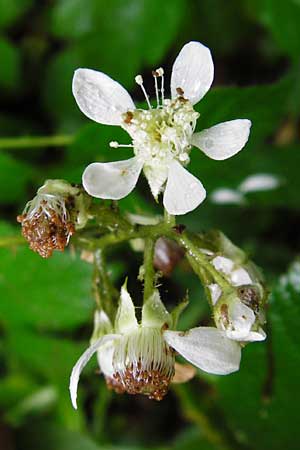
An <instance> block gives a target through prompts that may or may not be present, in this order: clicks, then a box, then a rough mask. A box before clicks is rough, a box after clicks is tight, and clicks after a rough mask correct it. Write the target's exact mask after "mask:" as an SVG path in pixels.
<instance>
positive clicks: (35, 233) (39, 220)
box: [17, 194, 75, 258]
mask: <svg viewBox="0 0 300 450" xmlns="http://www.w3.org/2000/svg"><path fill="white" fill-rule="evenodd" d="M39 200H40V201H39V204H38V205H37V206H36V207H34V208H33V210H31V208H30V207H31V205H29V208H28V212H24V213H23V214H22V215H19V216H18V217H17V221H18V222H20V223H21V224H22V234H23V236H24V237H25V239H26V240H27V241H28V243H29V246H30V248H31V250H33V251H34V252H37V253H39V254H40V256H42V257H43V258H49V257H50V256H51V255H52V253H53V251H54V250H59V251H61V252H63V251H64V249H65V246H66V245H67V244H68V242H69V239H70V236H71V235H72V234H74V232H75V227H74V224H73V223H72V222H71V221H70V219H69V214H68V213H67V210H66V208H65V204H64V202H63V200H62V203H61V204H60V202H59V200H58V199H57V201H56V202H55V205H53V202H48V201H47V194H45V195H43V199H42V200H41V199H39ZM53 206H55V207H53Z"/></svg>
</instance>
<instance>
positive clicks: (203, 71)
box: [171, 41, 214, 105]
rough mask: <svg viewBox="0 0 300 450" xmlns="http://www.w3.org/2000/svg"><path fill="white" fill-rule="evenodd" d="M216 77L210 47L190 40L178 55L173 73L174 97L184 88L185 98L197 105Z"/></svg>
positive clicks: (172, 86) (172, 89)
mask: <svg viewBox="0 0 300 450" xmlns="http://www.w3.org/2000/svg"><path fill="white" fill-rule="evenodd" d="M213 79H214V63H213V60H212V57H211V53H210V50H209V48H207V47H205V45H203V44H200V42H194V41H192V42H189V43H188V44H186V45H185V46H184V47H183V48H182V49H181V51H180V52H179V55H178V56H177V58H176V60H175V62H174V64H173V69H172V75H171V93H172V98H175V97H177V96H178V92H177V89H178V88H180V89H182V90H183V95H184V97H185V98H187V99H188V100H190V102H191V103H192V104H193V105H195V103H198V102H199V100H200V99H201V98H202V97H204V95H205V94H206V92H207V91H208V90H209V88H210V86H211V84H212V82H213Z"/></svg>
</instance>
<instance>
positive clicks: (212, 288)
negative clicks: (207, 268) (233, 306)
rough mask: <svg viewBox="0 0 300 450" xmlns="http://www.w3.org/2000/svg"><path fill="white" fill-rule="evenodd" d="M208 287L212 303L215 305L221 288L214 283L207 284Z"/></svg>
mask: <svg viewBox="0 0 300 450" xmlns="http://www.w3.org/2000/svg"><path fill="white" fill-rule="evenodd" d="M208 289H209V291H210V296H211V301H212V304H213V305H215V304H216V303H217V301H218V300H219V298H220V297H221V295H222V289H221V288H220V286H219V285H218V284H216V283H211V284H209V285H208Z"/></svg>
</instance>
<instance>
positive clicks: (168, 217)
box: [164, 209, 176, 227]
mask: <svg viewBox="0 0 300 450" xmlns="http://www.w3.org/2000/svg"><path fill="white" fill-rule="evenodd" d="M164 220H165V223H166V224H168V225H169V226H171V227H175V225H176V217H175V216H172V215H171V214H169V213H168V211H167V210H166V209H165V210H164Z"/></svg>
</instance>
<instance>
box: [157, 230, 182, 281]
mask: <svg viewBox="0 0 300 450" xmlns="http://www.w3.org/2000/svg"><path fill="white" fill-rule="evenodd" d="M183 256H184V250H183V249H182V248H181V247H180V246H179V245H178V244H177V243H176V242H175V241H172V240H171V239H167V238H165V237H161V238H159V239H158V240H157V241H156V243H155V249H154V261H153V263H154V267H155V268H156V269H158V270H160V271H161V272H162V274H163V275H164V276H169V275H171V273H172V272H173V270H174V269H175V267H176V266H177V264H178V263H179V262H180V260H181V259H182V258H183Z"/></svg>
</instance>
